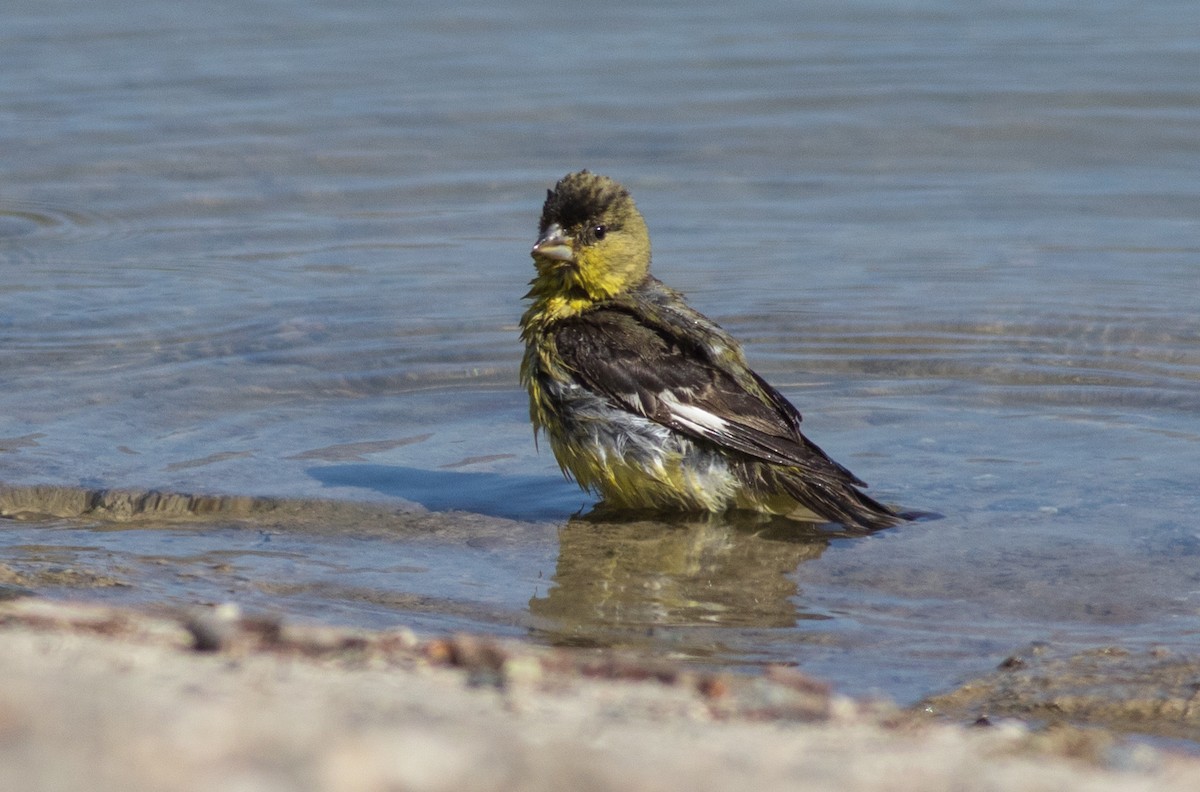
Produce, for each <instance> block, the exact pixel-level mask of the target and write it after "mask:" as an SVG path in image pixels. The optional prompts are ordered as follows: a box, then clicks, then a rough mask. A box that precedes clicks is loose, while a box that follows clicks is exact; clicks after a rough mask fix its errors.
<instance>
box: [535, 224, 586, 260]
mask: <svg viewBox="0 0 1200 792" xmlns="http://www.w3.org/2000/svg"><path fill="white" fill-rule="evenodd" d="M529 254H530V255H531V256H533V257H534V258H544V259H551V260H552V261H565V262H567V263H571V262H574V261H575V251H574V250H573V249H572V248H571V238H570V237H568V236H567V235H566V233H565V232H563V230H562V228H561V227H560V226H559V224H558V223H553V224H552V225H551V226H550V227H549V228H547V229H546V233H544V234H542V238H541V239H539V240H538V241H537V244H536V245H534V246H533V250H531V251H530V252H529Z"/></svg>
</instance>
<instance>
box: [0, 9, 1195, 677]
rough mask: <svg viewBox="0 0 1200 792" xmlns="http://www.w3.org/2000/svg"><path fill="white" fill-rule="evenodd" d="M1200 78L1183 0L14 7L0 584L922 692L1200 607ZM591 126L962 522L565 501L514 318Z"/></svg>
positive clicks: (687, 277)
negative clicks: (119, 498) (534, 254)
mask: <svg viewBox="0 0 1200 792" xmlns="http://www.w3.org/2000/svg"><path fill="white" fill-rule="evenodd" d="M1198 74H1200V9H1197V7H1196V6H1195V4H1194V3H1192V2H1190V1H1188V2H1185V1H1184V0H1178V1H1177V2H1169V1H1163V2H1153V3H1146V4H1140V5H1129V4H1125V3H1116V2H1097V3H1089V4H1076V3H1065V2H1064V3H1059V2H1050V3H1044V2H1040V3H1032V2H1030V3H1022V2H998V1H996V2H985V3H983V4H972V5H970V6H966V5H963V4H957V3H950V2H936V1H934V2H917V3H908V2H903V3H902V2H894V1H893V2H885V1H884V0H877V1H876V2H870V1H869V0H868V1H866V2H859V3H841V2H838V3H832V2H830V3H823V2H817V3H805V4H800V5H797V4H792V3H785V2H764V3H758V4H753V5H752V6H750V7H741V6H739V7H737V8H735V7H734V6H732V5H729V4H726V3H708V4H696V3H679V4H657V5H655V6H654V7H647V6H646V5H644V4H639V3H615V4H601V5H599V6H588V7H586V8H585V7H583V6H576V5H573V4H569V3H568V4H557V5H554V4H540V3H512V4H504V5H501V6H497V5H494V4H484V3H465V4H458V5H453V6H448V5H446V4H444V3H439V4H432V3H429V4H420V3H406V4H394V3H385V2H348V3H347V2H336V3H334V2H325V3H319V2H318V3H300V2H285V0H261V1H260V2H211V1H206V0H200V1H199V2H192V3H186V4H128V3H117V2H111V1H110V0H99V1H98V2H93V3H87V4H75V3H59V2H44V0H39V2H26V1H25V0H14V2H10V3H8V4H7V5H6V10H5V23H4V25H3V26H0V150H2V151H3V154H2V155H0V167H2V171H0V173H2V178H0V273H2V277H0V372H2V374H3V379H4V387H3V388H0V482H3V483H4V484H5V485H7V486H8V487H9V488H10V489H9V491H8V493H7V495H5V496H4V497H3V498H0V507H3V508H2V509H0V511H5V513H6V514H8V515H10V516H14V517H20V518H21V519H19V520H12V521H9V522H7V523H4V524H0V525H2V526H3V529H2V530H0V583H4V584H6V585H11V586H15V587H19V588H24V589H32V590H35V591H40V592H42V593H46V594H50V595H55V596H85V597H90V598H100V599H106V600H110V601H116V602H139V603H147V602H150V603H159V602H167V603H173V604H188V603H197V602H218V601H224V600H228V599H233V600H237V601H240V602H243V603H245V604H247V605H249V606H253V607H255V608H259V609H263V610H269V611H276V612H282V613H286V614H289V615H291V616H294V617H304V618H317V619H323V620H327V621H336V622H343V623H353V624H366V625H371V626H389V625H395V624H412V625H416V626H418V627H420V628H421V629H425V630H429V631H444V630H453V629H469V630H486V631H498V632H501V633H504V634H509V635H520V636H528V637H530V638H531V639H533V640H538V641H546V642H552V643H564V644H573V645H582V646H597V645H634V646H638V647H642V648H646V649H649V650H651V651H659V652H665V653H670V654H672V655H675V656H680V657H691V658H696V660H697V661H699V662H705V663H716V664H722V665H730V666H733V667H738V668H744V667H749V666H753V665H755V664H758V663H763V662H787V663H798V664H800V665H801V666H802V667H804V668H806V669H809V670H811V671H813V672H815V673H818V674H821V675H824V676H826V677H830V678H832V679H834V680H835V681H836V682H837V683H838V684H839V686H841V687H842V688H843V689H846V690H849V691H856V692H859V691H880V692H883V693H887V694H890V695H893V696H896V697H898V698H900V699H902V700H911V699H914V698H916V697H918V696H920V695H922V694H924V693H928V692H930V691H933V690H937V689H941V688H944V687H947V686H949V685H951V684H953V683H955V682H957V681H959V680H961V679H963V678H965V677H968V676H970V675H973V674H976V673H980V672H982V671H985V670H988V669H990V668H991V667H993V666H994V665H995V663H996V662H997V661H998V660H999V659H1000V658H1002V657H1003V656H1004V655H1005V654H1007V653H1009V652H1011V651H1012V650H1014V649H1015V648H1017V647H1019V646H1021V645H1022V644H1024V643H1027V642H1029V641H1033V640H1043V641H1054V642H1061V643H1065V644H1068V645H1070V644H1079V645H1081V646H1082V645H1095V644H1097V643H1106V642H1114V643H1122V644H1126V645H1145V644H1168V645H1171V646H1175V647H1180V648H1183V649H1187V650H1198V649H1200V526H1198V523H1197V519H1196V516H1195V514H1196V506H1197V495H1196V489H1197V484H1198V482H1200V417H1198V415H1200V311H1198V308H1200V296H1198V295H1200V220H1198V218H1200V187H1198V184H1200V182H1198V181H1197V179H1196V165H1197V163H1198V162H1200V134H1197V130H1198V129H1200V87H1198V86H1200V82H1198V81H1197V79H1196V76H1197V75H1198ZM580 167H589V168H591V169H593V170H598V171H603V172H606V173H609V174H611V175H613V176H614V177H617V178H618V179H620V180H621V181H623V182H624V183H625V184H626V186H628V187H629V188H630V189H631V190H632V192H633V194H634V195H635V197H636V198H637V199H638V202H639V205H640V206H641V208H642V210H643V212H644V213H645V214H646V216H647V219H648V222H649V224H650V229H651V233H652V236H653V241H654V246H655V270H656V272H657V274H658V275H659V276H660V277H661V278H663V279H664V280H666V281H667V282H668V283H670V284H672V285H674V286H676V287H677V288H680V289H682V290H684V291H685V292H687V293H688V294H689V295H690V298H691V300H692V302H693V303H694V304H695V305H696V307H698V308H700V309H701V310H703V311H705V312H706V313H708V314H709V315H711V316H712V317H713V318H715V319H717V320H718V321H719V322H721V323H722V324H723V325H724V326H725V327H727V328H728V329H729V330H731V331H732V332H734V333H735V334H736V335H737V336H739V337H740V338H742V339H743V340H744V341H745V344H746V348H747V352H748V354H749V356H750V358H751V360H752V362H753V363H754V364H755V365H756V367H758V369H759V370H760V372H761V373H763V374H764V375H765V376H766V377H767V378H768V379H770V380H771V381H772V382H774V383H775V384H777V385H778V386H779V387H780V388H781V390H783V392H784V393H785V394H786V395H788V396H789V397H790V398H791V399H792V400H793V401H795V402H796V404H797V405H798V406H799V408H800V410H801V411H802V412H803V413H804V414H805V424H806V426H807V431H808V433H809V434H810V436H811V437H813V438H814V439H815V440H816V441H817V442H818V443H820V444H821V445H822V446H823V447H824V448H825V449H826V450H827V451H829V452H830V453H831V454H832V455H833V456H834V457H835V458H837V459H839V460H840V461H842V462H844V463H846V464H847V465H848V466H849V467H851V468H852V469H853V470H854V471H855V472H856V473H858V474H859V475H860V476H862V477H863V478H865V479H867V480H868V481H870V482H871V483H872V485H873V486H872V492H873V493H874V494H876V496H877V497H880V498H882V499H884V500H888V501H891V502H897V503H900V504H903V505H904V506H906V507H909V508H914V509H922V510H928V511H932V512H938V513H941V514H943V515H945V516H944V518H943V519H940V520H932V521H927V522H919V523H914V524H910V525H906V526H903V527H900V528H897V529H894V530H891V531H887V532H884V533H881V534H878V535H875V536H871V537H865V538H864V537H857V538H854V537H842V536H838V535H837V534H836V533H831V532H829V531H818V530H796V529H794V528H789V527H788V526H786V525H784V526H781V525H778V524H775V523H771V524H757V523H753V522H745V521H741V522H739V521H736V520H732V521H719V522H715V523H708V524H688V523H680V524H670V525H667V524H661V523H648V522H632V523H631V522H617V523H611V522H605V521H603V520H601V519H599V518H589V517H588V516H587V515H586V514H584V515H582V516H573V515H576V513H577V512H580V511H581V510H583V511H584V512H586V508H587V507H588V506H589V505H590V500H589V499H588V498H587V497H586V496H584V495H582V494H581V493H579V492H578V491H577V490H576V489H575V488H574V486H573V485H571V484H569V483H567V482H565V481H563V479H562V477H561V476H560V475H559V473H558V471H557V467H556V466H555V464H554V462H553V459H552V458H551V457H550V455H549V453H548V450H546V449H543V453H541V454H539V453H538V452H537V450H536V449H535V447H534V444H533V442H532V440H531V436H530V430H529V426H528V420H527V417H526V403H525V396H524V394H523V393H522V392H521V391H520V390H519V388H518V386H517V384H516V370H517V363H518V359H519V355H520V349H519V347H518V343H517V340H516V321H517V318H518V316H519V315H520V311H521V297H522V294H523V293H524V290H525V284H526V282H527V280H528V279H529V277H530V276H531V274H532V268H531V263H530V260H529V257H528V249H529V247H530V245H531V243H532V241H533V238H534V231H535V230H536V219H537V214H538V211H539V208H540V202H541V199H542V197H543V196H544V190H545V189H546V187H547V186H549V185H550V184H552V183H553V181H554V180H555V179H556V178H557V177H559V176H561V175H562V174H563V173H565V172H567V171H569V170H574V169H578V168H580ZM11 488H16V489H11ZM111 489H117V490H124V491H129V492H132V493H138V492H143V493H144V492H145V491H147V490H160V491H164V492H173V493H208V494H216V495H226V496H235V497H234V499H235V500H239V499H240V500H239V502H241V501H247V500H249V499H251V498H272V499H275V500H273V501H271V502H272V503H275V504H281V505H280V506H279V508H277V509H275V510H274V511H267V512H262V511H256V510H254V509H251V510H250V511H249V512H246V511H244V510H239V508H240V507H237V506H236V504H235V506H234V507H228V508H226V506H222V505H220V503H221V502H217V503H218V506H217V507H215V508H211V509H209V508H207V507H206V508H204V509H200V511H201V512H202V513H201V516H200V517H191V518H188V519H185V520H178V519H174V518H170V519H168V517H166V516H161V515H159V516H155V509H154V508H149V511H150V512H151V514H150V516H144V517H142V518H140V519H138V520H135V521H133V522H122V521H116V522H114V521H112V520H111V519H110V517H112V516H113V514H114V513H113V512H111V511H105V510H104V509H102V508H95V507H96V504H97V503H99V501H97V500H96V498H99V497H101V496H100V495H99V494H98V493H99V492H100V491H103V490H111ZM5 498H7V500H5ZM89 498H91V500H89ZM135 510H136V509H135ZM185 510H186V509H185ZM160 511H161V510H160ZM168 511H169V510H168ZM116 516H118V517H123V516H127V515H126V513H120V514H116Z"/></svg>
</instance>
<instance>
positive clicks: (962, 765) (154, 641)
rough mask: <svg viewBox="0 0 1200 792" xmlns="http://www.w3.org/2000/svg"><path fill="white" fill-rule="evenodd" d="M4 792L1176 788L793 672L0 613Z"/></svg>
mask: <svg viewBox="0 0 1200 792" xmlns="http://www.w3.org/2000/svg"><path fill="white" fill-rule="evenodd" d="M0 674H3V679H4V684H3V685H2V686H0V789H6V790H7V789H13V790H16V789H20V790H88V791H89V792H91V791H93V790H122V792H136V791H137V790H152V789H153V790H158V789H172V790H212V789H236V790H339V792H342V791H345V792H357V791H359V790H362V791H364V792H365V791H367V790H371V791H374V790H380V791H381V792H382V791H383V790H417V791H421V790H455V791H456V792H472V791H473V790H501V789H522V790H555V791H556V792H557V790H565V789H570V790H621V791H622V792H627V791H631V792H637V791H638V790H652V789H653V790H671V789H680V790H718V789H754V790H756V791H757V790H773V789H780V790H782V789H789V790H793V789H801V788H802V789H805V790H849V791H850V792H854V791H855V790H881V791H882V790H888V792H905V790H914V792H915V791H916V790H921V792H928V791H929V790H951V789H953V790H989V791H994V790H1022V792H1028V791H1030V790H1034V791H1036V790H1060V789H1072V790H1114V792H1115V791H1116V790H1122V792H1128V791H1129V790H1135V791H1136V790H1166V791H1167V792H1170V791H1171V790H1185V789H1186V790H1193V789H1195V788H1196V779H1197V778H1200V760H1197V759H1195V758H1191V757H1184V756H1178V755H1173V754H1170V753H1166V752H1162V751H1158V750H1155V749H1152V748H1149V747H1146V746H1137V745H1130V744H1126V743H1122V742H1121V741H1119V740H1117V739H1116V738H1114V737H1112V736H1111V735H1109V734H1108V733H1106V732H1103V731H1099V730H1097V731H1079V730H1073V729H1065V730H1061V729H1060V730H1056V731H1055V730H1052V731H1050V732H1045V733H1032V732H1030V731H1028V730H1026V729H1025V728H1023V727H1021V726H1019V725H1016V724H1001V725H999V726H997V727H995V728H987V729H974V728H964V727H960V726H953V725H947V724H935V723H928V722H925V723H922V722H918V721H917V720H916V719H914V718H912V717H909V716H906V715H904V714H902V713H899V712H897V711H896V710H894V709H893V708H891V707H888V706H886V705H879V704H865V703H856V702H853V701H850V700H848V699H845V698H842V697H839V696H837V695H834V694H831V693H830V691H829V690H828V689H827V687H826V686H825V685H823V684H822V683H820V682H818V681H815V680H812V679H810V678H809V677H807V676H805V675H803V674H801V673H799V672H796V671H793V670H789V669H774V670H772V671H770V672H768V673H766V674H764V675H762V676H759V677H742V676H732V675H724V674H706V673H700V672H696V671H694V670H690V669H688V668H686V667H683V666H678V665H673V664H668V663H661V662H654V661H646V660H643V659H639V658H636V657H631V656H621V655H614V654H611V653H599V652H578V651H575V652H568V651H558V650H547V649H538V648H535V647H529V646H527V645H523V644H520V643H515V642H502V641H494V640H490V639H486V638H477V637H468V636H458V637H451V638H441V639H433V640H418V639H417V638H416V637H415V636H414V635H412V634H411V633H410V632H408V631H405V630H398V631H391V632H368V631H357V630H342V629H333V628H322V627H304V626H298V625H293V624H288V623H281V622H278V621H275V620H271V619H262V618H246V617H244V616H242V615H241V614H240V613H239V612H238V610H237V608H236V607H232V606H222V607H221V608H216V609H207V610H198V611H193V612H188V613H178V612H165V611H164V612H161V613H158V614H145V613H138V612H133V611H128V610H119V609H113V608H108V607H101V606H91V605H88V606H83V605H71V604H62V603H54V602H49V601H46V600H39V599H32V598H18V599H14V600H11V601H8V602H4V603H0Z"/></svg>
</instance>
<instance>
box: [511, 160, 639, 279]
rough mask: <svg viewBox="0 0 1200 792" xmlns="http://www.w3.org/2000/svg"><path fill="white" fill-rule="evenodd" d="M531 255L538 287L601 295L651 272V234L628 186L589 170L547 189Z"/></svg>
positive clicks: (573, 174)
mask: <svg viewBox="0 0 1200 792" xmlns="http://www.w3.org/2000/svg"><path fill="white" fill-rule="evenodd" d="M530 255H532V256H533V263H534V265H535V266H536V267H537V273H538V276H537V278H536V279H535V280H534V286H535V290H536V289H538V287H541V289H544V290H545V291H547V292H553V293H557V294H560V295H563V296H566V295H568V294H573V295H578V296H580V297H582V298H585V299H588V300H602V299H605V298H608V297H613V296H615V295H617V294H621V293H623V292H625V291H628V290H629V289H631V288H633V287H634V286H636V285H637V284H639V283H641V282H642V281H643V280H644V279H645V278H646V276H647V275H648V274H649V273H650V233H649V231H647V230H646V221H645V220H643V219H642V214H641V212H639V211H638V209H637V206H636V205H634V203H633V198H631V197H630V195H629V192H628V191H627V190H626V189H625V188H624V187H622V186H621V185H620V184H618V183H617V182H615V181H613V180H612V179H610V178H608V177H607V176H599V175H597V174H595V173H589V172H588V171H586V170H584V171H579V172H578V173H571V174H568V175H566V176H564V177H562V178H561V179H559V180H558V183H557V184H555V185H554V189H552V190H548V191H547V192H546V203H545V204H544V205H543V207H542V219H541V222H540V223H539V224H538V241H537V244H535V245H534V246H533V250H532V251H531V253H530Z"/></svg>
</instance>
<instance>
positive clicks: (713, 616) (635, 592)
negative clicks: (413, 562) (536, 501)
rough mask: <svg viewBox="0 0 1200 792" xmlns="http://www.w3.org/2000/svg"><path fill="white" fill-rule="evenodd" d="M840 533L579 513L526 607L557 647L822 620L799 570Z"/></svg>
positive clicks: (765, 521)
mask: <svg viewBox="0 0 1200 792" xmlns="http://www.w3.org/2000/svg"><path fill="white" fill-rule="evenodd" d="M839 535H842V534H838V533H833V532H830V531H826V530H823V529H822V527H820V526H815V525H814V526H805V527H804V529H803V530H797V523H796V522H793V521H790V520H787V519H785V518H764V517H761V516H759V515H754V516H747V517H746V518H745V519H744V520H741V521H739V520H738V519H737V518H736V517H733V516H731V515H724V516H720V517H712V518H694V519H686V518H674V519H671V518H667V519H665V520H664V519H645V520H633V521H629V520H625V521H621V520H617V519H606V517H605V515H604V514H603V512H601V511H595V512H592V513H591V514H589V515H586V516H583V517H575V518H572V519H571V520H570V521H568V522H567V523H566V525H565V526H564V527H563V528H562V529H561V531H560V535H559V552H558V563H557V567H556V570H555V574H554V578H553V583H552V585H551V586H550V588H549V590H548V591H546V593H545V595H544V596H535V597H534V598H533V599H532V600H530V603H529V609H530V611H531V613H532V614H533V615H534V616H535V617H536V618H537V627H536V631H537V632H539V633H541V637H542V638H543V639H545V640H548V641H550V642H551V643H556V644H564V645H582V646H610V645H614V644H639V643H645V642H646V641H647V639H650V640H653V635H654V633H655V631H656V629H657V628H693V627H695V628H711V627H730V628H787V627H793V626H795V625H796V623H797V622H798V621H800V620H802V619H820V618H825V617H824V616H822V615H820V614H816V613H809V612H806V611H804V610H803V609H802V608H801V606H800V605H799V604H798V603H797V599H796V595H797V594H798V588H797V585H796V581H795V579H794V576H793V573H794V572H795V571H796V569H797V567H799V565H800V564H801V563H803V562H805V561H810V560H812V559H815V558H817V557H819V556H820V555H821V553H822V552H824V550H825V548H826V547H827V546H828V545H829V542H830V539H831V538H835V537H837V536H839Z"/></svg>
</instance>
